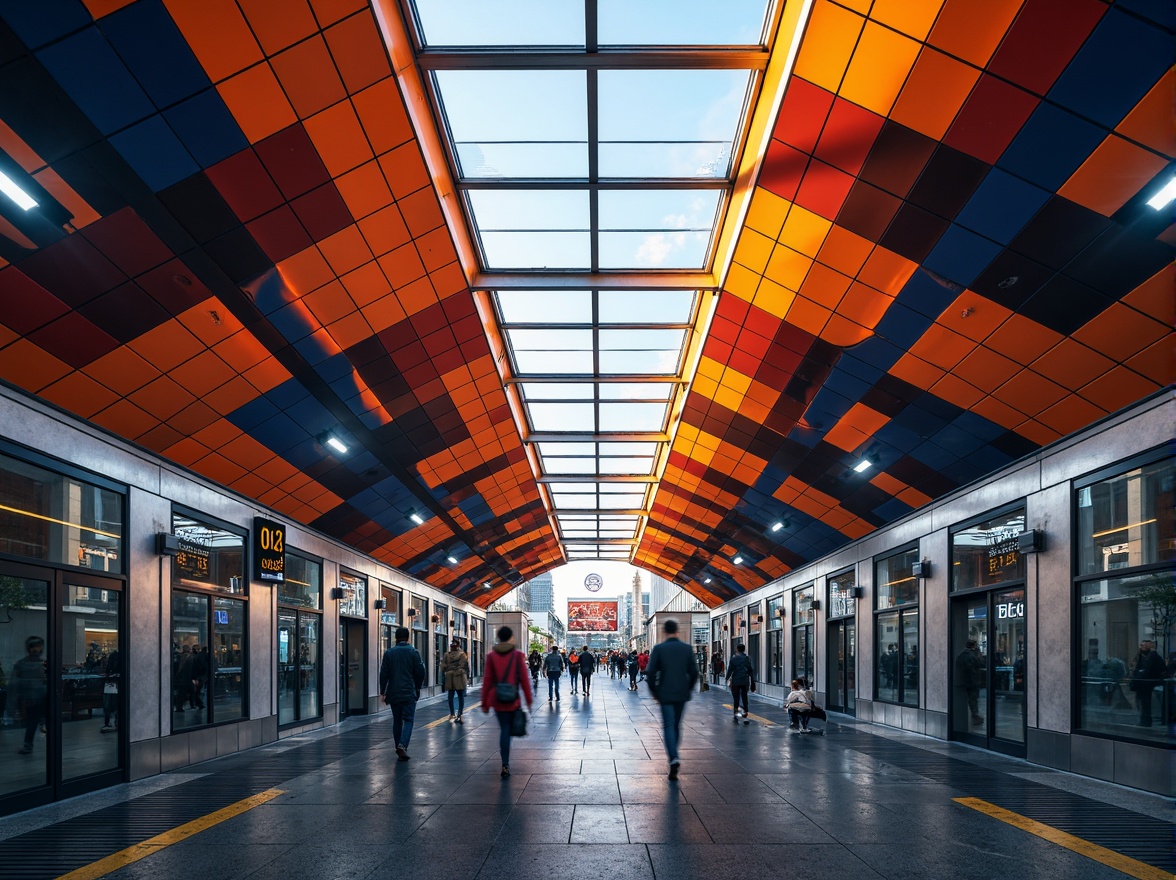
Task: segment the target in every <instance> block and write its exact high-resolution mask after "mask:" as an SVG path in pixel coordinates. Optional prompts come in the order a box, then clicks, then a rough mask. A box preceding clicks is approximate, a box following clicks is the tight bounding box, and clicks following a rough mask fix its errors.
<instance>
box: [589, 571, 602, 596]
mask: <svg viewBox="0 0 1176 880" xmlns="http://www.w3.org/2000/svg"><path fill="white" fill-rule="evenodd" d="M603 586H604V578H602V577H601V576H600V575H598V574H590V575H588V577H586V578H584V589H586V590H587V591H588V592H590V593H599V592H600V588H601V587H603Z"/></svg>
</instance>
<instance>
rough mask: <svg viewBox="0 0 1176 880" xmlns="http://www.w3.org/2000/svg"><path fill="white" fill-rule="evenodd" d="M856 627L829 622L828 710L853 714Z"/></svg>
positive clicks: (855, 671) (850, 621)
mask: <svg viewBox="0 0 1176 880" xmlns="http://www.w3.org/2000/svg"><path fill="white" fill-rule="evenodd" d="M856 653H857V626H856V624H855V623H854V622H853V621H852V620H849V621H845V620H834V621H830V622H829V696H828V703H829V708H830V709H834V710H836V711H838V712H845V713H846V714H848V715H852V714H854V699H855V696H856V690H857V683H856V675H857V660H856V657H855V654H856Z"/></svg>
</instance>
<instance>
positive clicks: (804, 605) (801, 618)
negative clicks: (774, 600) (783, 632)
mask: <svg viewBox="0 0 1176 880" xmlns="http://www.w3.org/2000/svg"><path fill="white" fill-rule="evenodd" d="M814 596H815V587H814V586H813V584H812V583H809V584H806V585H805V586H803V587H799V588H797V589H796V590H794V591H793V593H792V677H793V678H803V679H804V681H805V683H806V684H807V685H808V686H809V687H812V686H813V685H814V681H813V674H814V673H815V672H816V667H815V664H814V663H813V639H814V634H813V621H814V620H815V619H816V614H815V613H814V611H813V598H814Z"/></svg>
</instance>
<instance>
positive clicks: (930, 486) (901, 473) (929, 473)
mask: <svg viewBox="0 0 1176 880" xmlns="http://www.w3.org/2000/svg"><path fill="white" fill-rule="evenodd" d="M886 473H888V474H890V475H891V476H892V477H894V478H895V479H896V480H902V481H903V482H904V483H906V484H907V485H908V486H915V487H916V488H919V489H920V491H922V492H925V493H926V494H928V495H930V496H931V497H932V498H938V497H939V496H940V495H943V494H944V493H945V492H950V491H951V490H952V489H954V488H956V486H957V485H958V483H956V482H955V481H954V480H952V479H950V478H949V477H945V476H943V475H942V474H941V473H939V472H938V471H935V470H932V469H931V468H929V467H928V466H927V465H925V464H923V462H921V461H919V460H918V459H916V458H911V456H909V455H904V456H903V457H902V458H900V459H898V460H897V461H895V462H893V463H891V464H890V466H889V467H887V468H886ZM928 490H933V491H928Z"/></svg>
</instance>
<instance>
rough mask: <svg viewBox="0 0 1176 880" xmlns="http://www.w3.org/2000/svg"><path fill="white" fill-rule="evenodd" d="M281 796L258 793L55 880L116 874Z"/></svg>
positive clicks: (87, 879) (90, 879)
mask: <svg viewBox="0 0 1176 880" xmlns="http://www.w3.org/2000/svg"><path fill="white" fill-rule="evenodd" d="M280 794H284V792H282V791H279V790H278V789H276V788H271V789H269V790H268V791H263V792H261V794H255V795H253V796H252V797H247V798H245V800H243V801H237V802H236V803H235V804H229V805H228V806H227V807H224V808H222V809H219V810H217V811H216V812H215V813H209V814H208V815H207V816H201V817H200V818H199V819H193V820H192V821H191V822H185V823H184V824H183V825H180V826H179V827H177V828H173V829H172V830H171V831H165V832H163V834H157V835H155V836H154V837H151V838H148V839H147V840H144V841H143V842H142V843H136V844H135V845H134V846H128V847H127V848H126V849H124V850H119V851H118V852H116V853H114V854H113V855H109V856H107V857H106V858H104V859H99V860H98V861H96V862H92V863H91V864H89V865H86V866H85V867H83V868H78V869H77V870H76V871H70V872H69V873H68V874H62V875H61V876H60V877H58V878H57V880H96V878H98V877H102V876H104V875H106V874H109V873H111V872H113V871H117V870H118V869H119V868H122V867H125V866H126V865H130V864H133V863H134V862H137V861H139V860H140V859H145V858H147V856H149V855H151V854H152V853H157V852H159V851H160V850H162V849H164V848H165V847H169V846H171V845H172V844H173V843H179V842H180V841H181V840H187V839H188V838H189V837H192V836H194V835H196V834H199V833H200V832H201V831H205V830H207V829H209V828H211V827H212V826H213V825H219V824H220V823H221V822H224V821H225V820H226V819H232V818H233V817H234V816H239V815H241V814H242V813H246V812H248V811H249V810H252V809H253V808H254V807H257V806H261V805H262V804H264V803H265V802H266V801H272V800H273V799H274V798H276V797H277V796H278V795H280Z"/></svg>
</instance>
